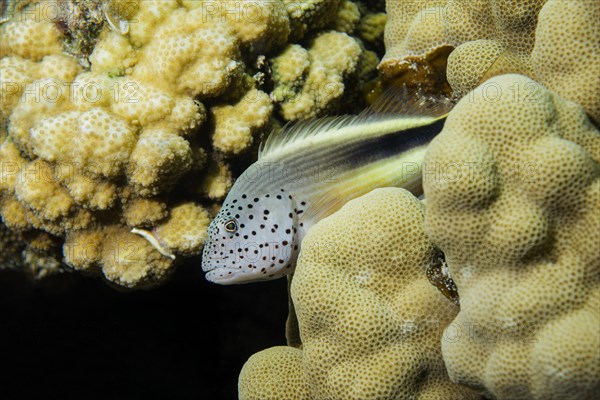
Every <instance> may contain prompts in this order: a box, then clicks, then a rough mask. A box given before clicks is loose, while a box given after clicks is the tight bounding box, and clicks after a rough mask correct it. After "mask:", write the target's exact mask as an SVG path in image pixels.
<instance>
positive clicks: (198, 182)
mask: <svg viewBox="0 0 600 400" xmlns="http://www.w3.org/2000/svg"><path fill="white" fill-rule="evenodd" d="M71 3H73V2H70V1H65V2H59V4H58V5H55V4H54V3H53V2H50V1H45V0H42V1H27V2H23V3H19V5H18V7H14V8H13V9H11V11H14V15H12V16H11V17H10V18H5V16H4V15H3V22H2V24H1V25H0V36H1V37H2V40H1V41H0V70H1V74H0V85H1V86H2V88H3V90H2V97H1V102H2V108H1V111H0V123H1V125H2V129H1V132H2V133H1V134H0V139H1V142H0V154H2V168H1V170H0V174H1V176H0V178H1V179H0V189H1V191H0V193H1V195H0V196H1V198H0V200H1V201H0V215H1V216H2V221H3V223H4V224H5V226H6V227H8V228H9V229H11V230H13V231H14V232H16V233H27V234H28V233H30V232H44V233H49V234H51V235H52V237H53V238H54V240H55V241H57V242H58V243H64V246H63V257H64V261H65V262H66V263H67V264H68V265H69V266H71V267H73V268H75V269H78V270H82V271H86V272H89V273H94V274H97V273H99V272H100V273H103V274H104V276H105V277H107V278H108V279H109V280H111V281H113V282H116V283H118V284H120V285H123V286H127V287H149V286H152V285H154V284H156V283H160V282H162V281H164V279H165V277H167V276H168V275H169V274H170V272H171V271H172V270H173V267H174V266H175V265H176V264H175V263H174V262H173V258H174V257H175V256H178V255H179V256H190V255H195V254H198V253H199V252H200V250H201V247H202V245H203V240H204V237H205V229H206V226H207V223H208V219H209V214H210V213H211V212H212V211H214V209H215V206H216V205H218V202H219V201H220V200H222V199H223V198H224V196H225V195H226V193H227V191H228V189H229V187H231V184H232V182H233V173H232V168H231V163H232V160H234V161H235V157H237V156H238V155H241V154H243V153H244V152H248V150H250V149H252V148H254V147H255V145H256V139H257V136H261V135H264V134H265V133H267V132H268V130H269V129H270V128H271V126H272V125H273V124H272V123H273V122H275V117H274V113H273V110H274V104H273V103H274V102H273V99H276V102H275V103H276V104H279V103H281V104H280V105H281V108H282V109H284V108H286V107H290V108H291V110H290V111H289V112H288V111H286V112H282V115H283V117H284V119H285V120H289V119H297V118H305V117H308V116H311V115H316V114H317V113H319V112H324V110H330V109H332V107H331V106H330V105H331V104H333V103H335V102H336V101H337V104H339V98H340V97H341V96H342V95H343V94H344V93H345V92H350V91H354V92H355V93H358V92H359V90H360V89H359V88H358V87H357V85H350V87H351V88H352V90H347V89H346V87H345V82H346V81H350V80H354V81H356V80H358V79H362V81H361V82H363V83H364V82H366V79H367V77H369V76H372V74H373V72H374V70H375V65H376V64H377V61H378V60H377V57H376V56H374V53H372V52H370V51H369V50H366V49H365V48H364V47H362V46H361V45H360V44H359V42H358V41H357V40H356V39H355V38H353V37H352V36H349V34H352V33H353V32H354V31H355V30H356V28H357V26H358V25H359V23H360V21H361V18H362V16H363V14H366V12H367V10H366V9H365V8H364V7H361V8H360V9H359V7H358V6H357V4H356V3H354V2H351V1H341V0H317V1H316V0H310V1H304V2H287V1H279V0H277V1H271V0H252V1H248V2H238V1H230V0H222V1H187V0H156V1H155V0H149V1H138V0H136V1H133V2H132V1H120V0H112V1H110V2H109V1H103V2H93V4H92V2H90V3H89V4H87V3H86V2H80V3H81V4H79V3H77V4H74V3H73V4H71ZM69 5H73V6H75V8H69ZM55 6H56V7H55ZM61 7H63V8H64V9H61ZM49 10H54V11H57V12H58V14H52V13H50V12H49ZM73 10H74V11H73ZM69 11H71V12H73V13H74V14H72V15H69V14H68V13H69ZM65 12H66V13H67V14H65ZM66 17H70V18H67V19H65V18H66ZM92 17H93V21H94V24H93V25H94V27H93V29H91V28H90V29H89V30H85V32H83V31H82V32H79V33H74V32H73V29H75V27H81V26H84V25H85V21H84V19H85V18H88V19H89V18H92ZM103 21H104V22H103ZM331 29H337V30H339V31H340V32H322V31H323V30H331ZM341 31H343V32H344V33H342V32H341ZM311 35H313V36H315V37H316V38H315V37H313V36H311ZM84 36H85V37H84ZM372 36H374V37H376V34H375V35H372ZM300 39H303V40H305V41H306V42H307V43H314V45H312V47H310V48H309V49H308V50H307V51H305V52H306V53H310V55H309V57H308V59H307V67H306V70H303V71H302V72H301V73H300V75H299V78H298V79H296V80H295V81H294V83H293V86H294V90H297V91H298V93H300V97H301V98H302V99H303V100H302V101H300V102H297V103H296V104H295V105H294V106H292V105H290V104H289V102H285V101H283V100H281V101H280V100H277V99H279V97H278V95H275V94H273V93H269V92H268V90H269V88H270V86H269V85H271V84H272V83H273V82H272V78H274V77H275V75H276V74H271V72H272V69H270V68H269V60H273V59H278V57H280V55H282V54H286V52H285V48H286V46H287V45H288V43H289V42H290V40H300ZM338 45H339V46H340V52H339V53H334V54H330V52H329V51H328V46H329V47H331V46H333V47H335V46H338ZM294 46H297V47H299V45H294ZM303 50H304V49H303ZM274 80H275V81H277V79H274ZM330 81H331V83H332V84H335V85H337V86H336V91H335V93H333V94H332V95H331V96H326V97H322V96H321V95H320V93H319V95H318V96H315V95H314V94H313V93H309V92H310V90H313V89H315V88H316V87H317V86H318V87H319V88H323V87H328V86H327V85H328V83H330ZM275 84H276V86H277V85H278V84H277V83H276V82H275ZM275 92H278V90H277V89H275ZM281 122H285V121H281ZM278 124H279V123H278ZM238 169H239V168H238ZM178 224H180V225H178ZM132 230H133V232H134V233H137V234H139V236H138V235H135V234H134V233H132V232H130V231H132ZM26 236H27V235H26ZM21 237H25V236H21ZM27 237H29V236H27Z"/></svg>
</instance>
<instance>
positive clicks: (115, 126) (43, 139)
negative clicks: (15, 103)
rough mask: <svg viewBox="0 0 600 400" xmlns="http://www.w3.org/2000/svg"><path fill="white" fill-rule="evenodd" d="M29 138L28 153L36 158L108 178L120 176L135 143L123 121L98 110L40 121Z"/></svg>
mask: <svg viewBox="0 0 600 400" xmlns="http://www.w3.org/2000/svg"><path fill="white" fill-rule="evenodd" d="M29 135H30V137H29V138H30V140H31V146H32V152H33V153H34V154H35V155H37V156H38V157H40V158H42V159H44V160H46V161H49V162H54V163H58V164H62V163H65V164H68V163H74V164H75V165H77V167H78V168H79V169H81V170H82V172H92V173H94V174H97V175H101V176H104V177H109V178H110V177H115V176H117V175H120V174H121V173H123V171H124V168H125V165H126V163H127V161H128V160H129V156H130V154H131V151H132V150H133V146H134V144H135V142H136V139H137V132H136V130H134V129H132V128H131V127H130V126H129V124H128V123H127V121H126V120H123V119H121V118H119V117H116V116H114V115H111V114H109V113H108V112H106V111H105V110H103V109H102V108H92V109H90V110H89V111H86V112H83V113H80V112H77V111H71V112H66V113H62V114H59V115H57V116H54V117H48V118H42V119H40V120H38V121H36V123H35V124H34V125H33V126H32V128H31V129H30V132H29ZM82 139H84V140H82Z"/></svg>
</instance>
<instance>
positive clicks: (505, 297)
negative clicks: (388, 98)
mask: <svg viewBox="0 0 600 400" xmlns="http://www.w3.org/2000/svg"><path fill="white" fill-rule="evenodd" d="M489 88H495V89H496V90H494V93H495V94H492V92H491V91H490V90H489ZM425 162H426V168H424V170H425V171H429V172H426V173H425V176H424V189H425V195H426V198H427V218H426V231H427V233H428V235H429V237H430V238H431V239H432V240H433V241H434V243H435V244H436V245H438V246H439V247H440V248H441V249H442V250H443V251H444V253H445V255H446V260H447V263H448V268H449V272H450V275H451V277H452V278H453V279H454V282H455V283H456V286H457V288H458V292H459V294H460V305H461V309H460V312H459V314H458V315H457V317H456V319H455V321H454V323H453V324H452V325H451V326H452V329H453V330H455V331H456V330H457V329H458V330H459V331H460V332H461V334H460V335H456V336H454V337H452V338H450V337H448V335H444V337H443V338H442V351H443V355H444V360H445V362H446V365H447V367H448V371H449V374H450V376H451V377H452V379H453V380H454V381H455V382H460V383H463V384H467V385H469V386H472V387H478V388H482V389H485V391H487V393H488V394H490V395H492V396H493V398H497V399H516V398H519V399H592V398H595V394H596V393H597V392H598V390H599V383H598V376H599V374H600V343H599V342H598V337H599V335H600V275H599V274H598V271H599V270H600V256H599V253H598V242H599V241H600V231H599V229H598V216H599V215H600V132H599V131H598V130H597V129H596V128H595V127H594V126H593V125H592V124H591V123H590V121H589V120H588V118H587V117H586V115H585V113H584V111H583V110H582V108H581V107H580V106H578V105H577V104H575V103H572V102H570V101H567V100H565V99H564V98H562V97H561V96H559V95H558V94H556V93H553V92H551V91H549V90H548V89H546V88H545V87H543V86H541V85H540V84H539V83H537V82H535V81H532V80H530V79H528V78H527V77H524V76H521V75H502V76H499V77H495V78H492V79H490V80H488V81H486V82H485V83H484V84H482V85H481V86H479V87H478V88H477V89H476V90H475V91H473V92H472V93H470V94H469V95H468V96H466V97H465V98H464V99H462V100H461V101H460V102H459V103H458V104H457V105H456V107H455V108H454V110H452V112H451V113H450V115H449V117H448V119H447V121H446V124H445V127H444V130H443V131H442V133H441V134H440V135H439V136H438V137H436V138H435V139H434V140H433V142H432V143H431V145H430V147H429V148H428V150H427V154H426V160H425Z"/></svg>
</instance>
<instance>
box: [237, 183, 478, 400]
mask: <svg viewBox="0 0 600 400" xmlns="http://www.w3.org/2000/svg"><path fill="white" fill-rule="evenodd" d="M423 222H424V207H423V205H422V204H421V203H420V202H419V201H418V200H417V199H416V198H415V197H414V196H412V195H411V194H410V193H409V192H407V191H405V190H402V189H395V188H393V189H392V188H388V189H377V190H375V191H373V192H371V193H369V194H367V195H365V196H363V197H360V198H358V199H355V200H353V201H351V202H349V203H348V204H346V205H345V206H344V207H343V208H342V209H341V210H340V211H338V212H337V213H335V214H333V215H332V216H330V217H329V218H326V219H324V220H322V221H320V222H319V223H318V224H317V225H315V226H314V227H313V228H312V229H311V230H310V231H309V233H308V234H307V236H306V237H305V239H304V241H303V242H302V253H301V255H300V258H299V260H298V266H297V269H296V274H295V275H294V280H293V282H292V298H293V301H294V305H295V307H296V312H297V316H298V320H299V323H300V334H301V337H302V349H295V348H290V347H275V348H272V349H269V350H265V351H263V352H260V353H258V354H255V355H254V356H252V357H251V358H250V360H248V362H247V363H246V365H245V366H244V368H243V370H242V372H241V375H240V380H239V390H240V399H266V398H272V399H274V398H285V399H292V398H300V399H344V400H346V399H369V398H379V399H457V400H458V399H461V400H462V399H475V398H477V395H476V394H475V393H474V392H472V391H471V390H470V389H467V388H465V387H462V386H459V385H454V384H452V383H451V382H450V380H449V379H448V375H447V373H446V369H445V367H444V362H443V360H442V358H441V349H440V335H441V331H442V330H441V328H442V327H444V326H446V325H447V324H448V323H449V322H450V320H451V319H452V318H453V317H454V316H455V315H456V312H457V307H456V306H455V305H454V304H452V303H450V302H448V301H447V300H446V299H445V298H444V296H443V295H442V294H441V293H439V292H438V291H437V290H436V289H435V288H434V287H433V286H431V285H430V284H429V282H428V281H427V277H426V274H425V271H426V269H427V267H428V265H429V264H430V263H431V262H433V259H434V257H435V251H434V248H433V246H432V245H431V243H430V242H429V240H428V239H427V237H426V236H425V232H424V228H423ZM288 371H289V373H288Z"/></svg>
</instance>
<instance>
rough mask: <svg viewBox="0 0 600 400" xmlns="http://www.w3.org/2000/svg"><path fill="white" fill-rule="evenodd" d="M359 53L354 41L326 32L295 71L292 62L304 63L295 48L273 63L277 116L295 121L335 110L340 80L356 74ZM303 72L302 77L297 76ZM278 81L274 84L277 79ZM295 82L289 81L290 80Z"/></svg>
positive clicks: (316, 41) (342, 92)
mask: <svg viewBox="0 0 600 400" xmlns="http://www.w3.org/2000/svg"><path fill="white" fill-rule="evenodd" d="M362 53H363V49H362V48H361V46H360V45H359V43H358V42H357V41H356V39H354V38H352V37H351V36H348V35H346V34H344V33H340V32H327V33H323V34H321V35H319V36H318V37H317V38H315V40H314V41H313V42H312V45H311V47H310V48H309V49H308V53H307V54H306V57H307V58H308V61H309V63H310V64H309V66H308V68H307V69H305V68H304V66H305V65H306V61H302V62H301V64H300V65H298V66H297V67H292V68H290V66H293V65H294V61H292V60H284V59H283V58H286V57H292V59H293V60H297V59H299V60H303V59H304V60H306V58H305V56H304V55H303V53H302V51H300V50H299V49H298V48H297V47H291V48H288V49H287V51H286V52H285V53H284V54H282V55H281V56H279V57H278V58H276V59H275V60H274V65H276V66H277V67H276V68H277V72H276V75H275V79H276V82H275V83H276V87H275V89H274V97H275V101H276V102H280V105H281V113H282V115H283V118H285V119H286V120H298V119H305V118H310V117H315V116H319V115H322V114H323V113H325V112H326V111H329V110H331V109H334V108H335V107H337V106H339V104H340V103H339V102H340V100H341V98H342V95H343V94H344V91H345V86H344V83H343V82H344V79H345V78H347V77H348V76H350V75H352V74H353V73H356V71H357V66H358V65H359V60H360V57H361V55H362ZM300 72H302V73H304V72H306V73H305V76H304V75H299V73H300ZM278 76H279V77H282V78H283V79H282V81H281V82H277V77H278ZM294 77H297V79H296V80H294V81H291V79H292V78H294Z"/></svg>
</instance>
